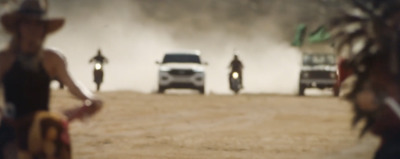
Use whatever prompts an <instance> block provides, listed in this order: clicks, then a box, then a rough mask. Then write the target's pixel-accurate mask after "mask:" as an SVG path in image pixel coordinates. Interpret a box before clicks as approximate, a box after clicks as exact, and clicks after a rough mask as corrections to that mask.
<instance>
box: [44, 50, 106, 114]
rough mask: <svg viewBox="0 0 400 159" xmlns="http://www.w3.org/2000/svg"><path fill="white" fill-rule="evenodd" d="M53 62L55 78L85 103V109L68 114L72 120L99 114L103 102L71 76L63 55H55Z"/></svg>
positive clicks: (74, 110) (70, 111) (73, 110)
mask: <svg viewBox="0 0 400 159" xmlns="http://www.w3.org/2000/svg"><path fill="white" fill-rule="evenodd" d="M54 55H55V56H53V57H52V62H54V63H53V64H54V65H55V70H54V71H55V77H56V78H57V79H59V80H60V81H61V82H62V83H63V84H64V85H65V86H67V88H68V90H69V91H70V92H71V93H72V94H73V95H74V96H76V97H77V98H79V99H80V100H82V101H83V102H84V105H85V106H88V107H84V109H72V110H69V111H68V112H67V114H66V115H67V116H68V118H69V119H70V120H72V119H74V118H82V117H83V116H84V115H92V114H94V113H95V112H97V111H98V110H99V109H100V108H101V106H102V101H100V100H98V99H96V98H95V96H94V95H93V94H92V92H90V91H89V90H88V89H87V88H86V87H84V86H83V85H82V84H80V83H78V82H77V81H75V80H74V79H72V77H71V76H70V74H69V72H68V70H67V65H66V60H65V58H64V57H63V56H62V55H61V54H57V53H55V54H54Z"/></svg>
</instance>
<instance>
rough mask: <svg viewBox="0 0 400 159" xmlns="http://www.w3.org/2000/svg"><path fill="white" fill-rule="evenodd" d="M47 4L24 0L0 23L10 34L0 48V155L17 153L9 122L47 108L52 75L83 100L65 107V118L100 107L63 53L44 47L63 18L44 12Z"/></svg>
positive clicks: (73, 117) (91, 113) (93, 110)
mask: <svg viewBox="0 0 400 159" xmlns="http://www.w3.org/2000/svg"><path fill="white" fill-rule="evenodd" d="M47 6H48V5H47V2H46V1H41V0H24V1H23V2H22V3H21V5H20V7H19V8H18V9H16V10H15V11H12V12H9V13H6V14H4V15H2V16H1V24H2V26H3V28H4V29H5V30H6V31H7V32H8V33H9V34H11V35H12V39H11V41H10V44H9V46H8V47H7V48H5V49H4V50H2V51H0V79H1V81H2V82H3V87H4V99H5V103H6V108H5V109H3V110H1V118H2V119H1V124H0V159H3V158H6V157H7V156H16V153H17V152H16V151H17V149H18V148H17V147H19V146H20V145H18V146H17V144H16V138H15V131H14V129H13V128H12V127H11V126H10V123H12V121H16V120H18V119H21V118H24V117H25V116H27V115H29V114H33V113H35V112H37V111H49V98H50V81H51V79H58V80H60V81H61V82H62V83H63V84H65V85H66V86H67V87H68V89H69V91H70V92H71V93H72V94H73V95H74V96H75V97H77V98H78V99H80V100H81V101H83V103H86V104H85V106H83V107H80V108H74V109H71V110H69V111H68V113H67V114H65V115H66V117H67V118H68V119H69V120H73V119H76V118H78V119H79V118H83V117H84V116H87V115H93V114H94V113H96V112H97V111H99V110H100V108H101V107H102V101H101V100H99V99H96V97H95V96H94V95H93V94H92V93H91V92H90V91H88V89H86V88H85V87H83V86H82V85H79V84H78V83H77V82H76V81H75V80H73V78H72V77H71V76H70V74H69V72H68V70H67V67H66V59H65V57H64V56H63V55H62V53H61V52H60V51H56V50H53V49H48V48H45V47H44V46H43V44H44V41H45V39H46V36H47V35H48V34H50V33H54V32H55V31H57V30H58V29H60V28H61V27H62V26H63V24H64V19H61V18H54V19H52V18H47V17H46V11H47V8H48V7H47ZM9 110H13V111H9ZM6 112H11V113H6ZM66 131H67V130H66ZM66 142H68V141H66ZM66 144H69V143H66Z"/></svg>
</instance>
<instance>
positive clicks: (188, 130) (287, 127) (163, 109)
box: [52, 91, 378, 159]
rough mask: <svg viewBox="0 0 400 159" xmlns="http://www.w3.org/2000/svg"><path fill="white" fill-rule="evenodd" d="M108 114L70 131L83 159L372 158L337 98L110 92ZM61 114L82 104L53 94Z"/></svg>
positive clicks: (370, 142) (373, 142) (371, 142)
mask: <svg viewBox="0 0 400 159" xmlns="http://www.w3.org/2000/svg"><path fill="white" fill-rule="evenodd" d="M99 95H100V96H101V97H102V98H103V99H104V100H105V102H106V106H105V108H104V109H103V110H102V112H101V113H99V114H98V115H97V116H95V117H94V118H92V119H90V120H88V121H85V122H82V123H81V122H74V123H72V124H71V125H70V126H71V127H70V129H71V130H70V132H71V134H72V140H73V146H74V148H73V153H74V158H77V159H111V158H112V159H321V158H326V159H368V158H371V157H372V155H373V153H374V150H375V148H376V146H377V145H378V140H377V139H376V138H374V137H372V136H370V135H369V136H366V137H365V138H363V139H362V140H359V139H358V137H357V136H358V131H356V130H351V128H350V124H349V123H350V120H351V109H350V106H349V105H347V104H346V103H345V102H343V101H340V100H339V99H337V98H333V97H328V96H326V97H324V96H318V97H316V96H314V97H302V98H299V97H294V96H279V95H239V96H228V95H207V96H201V95H183V94H168V95H156V94H150V95H149V94H139V93H133V92H107V93H101V94H99ZM53 96H54V97H55V98H53V100H52V103H53V110H62V109H65V108H67V107H68V106H71V105H74V104H77V103H78V102H77V101H76V100H74V99H71V98H70V97H71V96H70V95H69V94H68V93H66V92H63V91H55V92H53Z"/></svg>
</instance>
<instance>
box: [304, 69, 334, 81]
mask: <svg viewBox="0 0 400 159" xmlns="http://www.w3.org/2000/svg"><path fill="white" fill-rule="evenodd" d="M332 73H335V72H330V71H310V72H309V78H311V79H331V78H332V77H331V74H332Z"/></svg>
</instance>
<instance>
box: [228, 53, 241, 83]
mask: <svg viewBox="0 0 400 159" xmlns="http://www.w3.org/2000/svg"><path fill="white" fill-rule="evenodd" d="M229 68H230V69H231V72H230V73H229V78H228V79H230V78H231V77H230V76H231V75H232V73H233V72H237V73H239V79H240V84H241V86H242V88H243V74H242V73H243V72H242V70H243V63H242V61H240V60H239V56H238V55H237V54H235V55H234V56H233V60H232V61H231V63H230V65H229ZM230 81H231V80H229V82H230Z"/></svg>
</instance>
